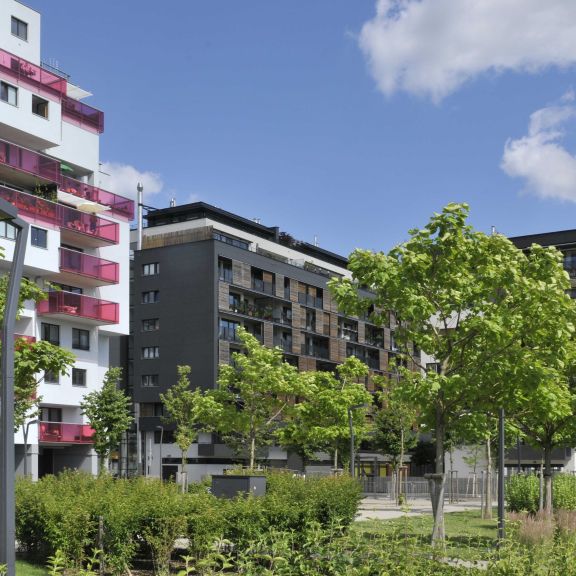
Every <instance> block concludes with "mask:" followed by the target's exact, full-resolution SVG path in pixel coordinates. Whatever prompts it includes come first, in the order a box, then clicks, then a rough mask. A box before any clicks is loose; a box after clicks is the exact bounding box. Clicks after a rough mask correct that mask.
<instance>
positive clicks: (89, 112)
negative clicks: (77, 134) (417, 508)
mask: <svg viewBox="0 0 576 576" xmlns="http://www.w3.org/2000/svg"><path fill="white" fill-rule="evenodd" d="M62 116H63V117H64V118H68V119H70V120H74V121H75V122H77V123H78V125H79V126H80V127H81V128H90V129H92V130H95V131H96V132H98V134H102V132H104V112H102V110H98V109H97V108H93V107H92V106H88V104H84V102H80V101H78V100H74V98H70V96H63V97H62Z"/></svg>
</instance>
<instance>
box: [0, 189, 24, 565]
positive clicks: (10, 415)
mask: <svg viewBox="0 0 576 576" xmlns="http://www.w3.org/2000/svg"><path fill="white" fill-rule="evenodd" d="M0 220H4V221H8V222H9V223H10V224H11V225H12V226H13V227H14V228H15V229H16V239H15V240H16V242H15V246H14V256H13V257H12V265H11V267H10V279H9V281H8V288H7V291H6V300H5V305H4V315H3V318H2V368H1V370H0V388H1V390H0V420H1V424H0V564H5V565H6V574H7V575H8V576H14V574H15V570H16V568H15V565H16V550H15V543H16V529H15V504H14V329H15V325H16V313H17V312H18V297H19V294H20V281H21V280H22V270H23V268H24V255H25V254H26V243H27V241H28V223H27V222H24V220H22V219H21V218H19V217H18V209H17V208H16V207H15V206H13V205H12V204H10V203H9V202H6V200H4V199H1V198H0Z"/></svg>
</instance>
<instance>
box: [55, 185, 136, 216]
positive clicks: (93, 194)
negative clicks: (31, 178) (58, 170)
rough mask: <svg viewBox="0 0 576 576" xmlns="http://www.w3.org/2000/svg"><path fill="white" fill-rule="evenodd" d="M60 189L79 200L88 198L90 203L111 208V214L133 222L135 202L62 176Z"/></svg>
mask: <svg viewBox="0 0 576 576" xmlns="http://www.w3.org/2000/svg"><path fill="white" fill-rule="evenodd" d="M60 189H61V190H62V191H63V192H67V193H68V194H72V195H74V196H78V197H79V198H86V200H89V201H90V202H97V203H98V204H103V205H104V206H109V207H110V211H111V212H113V213H114V214H116V215H118V216H120V217H122V218H126V219H127V220H132V218H133V217H134V202H133V201H132V200H128V198H123V197H122V196H118V195H117V194H113V193H112V192H108V191H106V190H102V188H96V186H92V185H91V184H86V183H84V182H80V180H76V179H74V178H70V176H64V175H62V176H61V177H60Z"/></svg>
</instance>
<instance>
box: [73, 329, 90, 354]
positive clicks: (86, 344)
mask: <svg viewBox="0 0 576 576" xmlns="http://www.w3.org/2000/svg"><path fill="white" fill-rule="evenodd" d="M72 348H75V349H76V350H90V330H81V329H80V328H72Z"/></svg>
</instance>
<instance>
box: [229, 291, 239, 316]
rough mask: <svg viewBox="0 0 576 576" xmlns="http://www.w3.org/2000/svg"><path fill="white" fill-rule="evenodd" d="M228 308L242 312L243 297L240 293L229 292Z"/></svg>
mask: <svg viewBox="0 0 576 576" xmlns="http://www.w3.org/2000/svg"><path fill="white" fill-rule="evenodd" d="M228 308H229V309H230V310H232V311H233V312H242V298H241V297H240V294H234V293H233V292H230V294H228Z"/></svg>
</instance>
